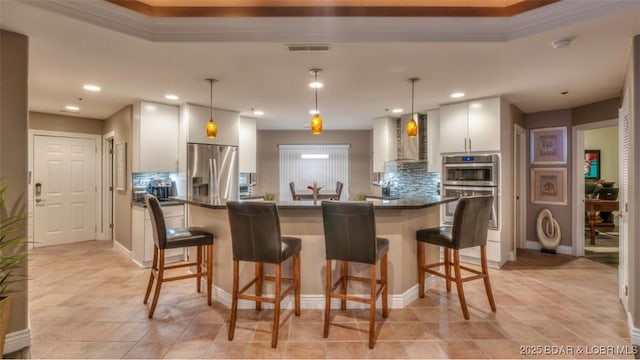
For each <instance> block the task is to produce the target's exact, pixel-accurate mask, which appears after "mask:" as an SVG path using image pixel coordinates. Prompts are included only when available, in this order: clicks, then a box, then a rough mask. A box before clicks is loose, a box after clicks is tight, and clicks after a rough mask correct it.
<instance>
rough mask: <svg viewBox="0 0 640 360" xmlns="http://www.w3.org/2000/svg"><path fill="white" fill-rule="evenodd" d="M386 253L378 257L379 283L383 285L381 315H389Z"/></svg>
mask: <svg viewBox="0 0 640 360" xmlns="http://www.w3.org/2000/svg"><path fill="white" fill-rule="evenodd" d="M387 255H388V253H385V254H384V255H382V259H380V283H381V285H382V286H383V288H382V317H383V318H385V319H386V318H387V317H389V301H388V297H389V287H388V286H387V268H388V266H387V265H388V264H387V263H388V257H387Z"/></svg>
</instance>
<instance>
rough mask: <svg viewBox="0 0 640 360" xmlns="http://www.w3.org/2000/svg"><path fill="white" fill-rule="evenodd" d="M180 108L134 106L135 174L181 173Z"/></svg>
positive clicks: (150, 105)
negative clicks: (179, 156)
mask: <svg viewBox="0 0 640 360" xmlns="http://www.w3.org/2000/svg"><path fill="white" fill-rule="evenodd" d="M179 114H180V110H179V108H178V106H174V105H167V104H160V103H153V102H149V101H138V102H136V103H135V104H134V105H133V128H132V139H133V140H132V142H133V144H132V146H131V148H132V150H131V151H132V157H133V163H132V171H133V172H175V171H178V165H179V164H178V149H179V147H178V143H179V138H178V134H179V125H180V124H179Z"/></svg>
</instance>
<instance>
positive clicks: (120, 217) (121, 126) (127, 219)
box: [104, 105, 133, 250]
mask: <svg viewBox="0 0 640 360" xmlns="http://www.w3.org/2000/svg"><path fill="white" fill-rule="evenodd" d="M132 126H133V106H132V105H127V106H125V107H124V108H122V109H121V110H120V111H118V112H117V113H115V114H113V115H111V116H110V117H109V118H108V119H107V120H106V121H105V126H104V133H108V132H110V131H114V132H115V138H114V145H115V144H118V143H121V142H126V143H127V180H126V183H127V184H129V185H128V186H127V190H126V191H116V195H115V204H114V214H115V218H114V227H115V229H114V233H113V234H114V238H115V240H116V241H117V242H119V243H120V244H121V245H122V246H124V247H125V248H127V249H129V250H131V186H130V184H131V178H132V175H131V164H133V155H132V151H131V146H132V143H131V141H132V138H131V137H132V135H131V128H132Z"/></svg>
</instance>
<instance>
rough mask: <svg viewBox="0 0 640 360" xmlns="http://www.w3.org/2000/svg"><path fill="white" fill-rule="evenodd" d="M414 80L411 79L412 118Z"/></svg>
mask: <svg viewBox="0 0 640 360" xmlns="http://www.w3.org/2000/svg"><path fill="white" fill-rule="evenodd" d="M415 83H416V81H415V80H414V79H411V118H412V119H413V88H414V84H415Z"/></svg>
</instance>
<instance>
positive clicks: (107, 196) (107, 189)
mask: <svg viewBox="0 0 640 360" xmlns="http://www.w3.org/2000/svg"><path fill="white" fill-rule="evenodd" d="M114 141H115V132H114V131H111V132H109V133H107V134H105V135H104V141H103V154H104V157H103V161H102V162H103V164H104V167H103V170H102V172H103V174H104V180H103V183H104V187H103V191H102V193H103V204H104V206H103V216H102V221H103V224H104V240H113V233H114V203H115V198H114V196H115V193H114V174H115V172H114V168H113V166H114V162H113V160H114V144H115V143H114Z"/></svg>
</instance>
